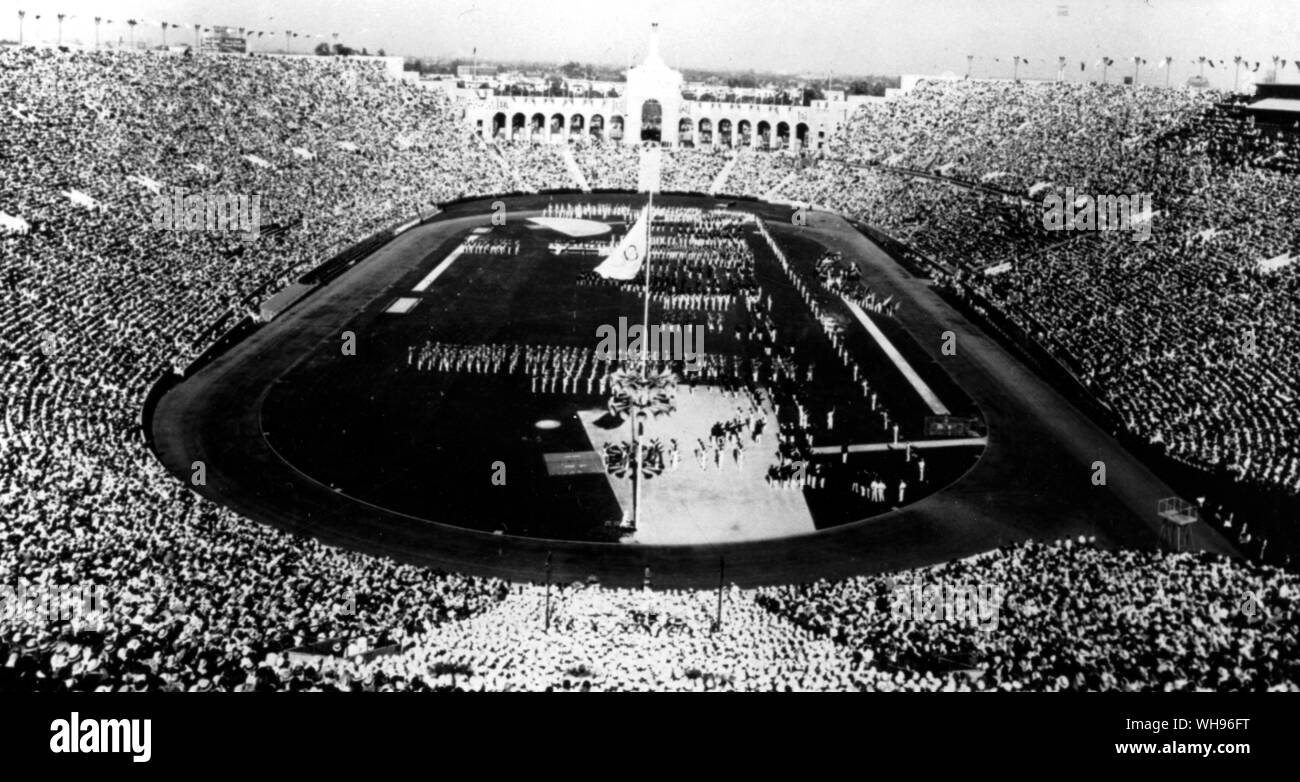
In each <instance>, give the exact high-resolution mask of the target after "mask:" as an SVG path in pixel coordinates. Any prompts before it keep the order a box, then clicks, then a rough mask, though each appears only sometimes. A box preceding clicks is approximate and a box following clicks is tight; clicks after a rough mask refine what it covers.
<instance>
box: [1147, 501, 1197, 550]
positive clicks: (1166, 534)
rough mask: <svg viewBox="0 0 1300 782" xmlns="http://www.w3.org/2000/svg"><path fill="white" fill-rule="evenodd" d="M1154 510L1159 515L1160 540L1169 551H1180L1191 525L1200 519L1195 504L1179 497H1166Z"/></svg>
mask: <svg viewBox="0 0 1300 782" xmlns="http://www.w3.org/2000/svg"><path fill="white" fill-rule="evenodd" d="M1156 512H1157V514H1158V515H1159V516H1160V542H1161V543H1162V544H1163V545H1164V546H1165V547H1166V548H1167V549H1169V550H1170V551H1173V552H1180V551H1182V550H1183V547H1184V546H1186V545H1187V539H1188V536H1189V534H1190V529H1191V526H1192V525H1193V524H1195V523H1196V522H1197V521H1199V520H1200V514H1198V513H1197V512H1196V506H1195V505H1193V504H1192V503H1190V502H1188V501H1187V500H1184V499H1181V498H1179V497H1166V498H1165V499H1163V500H1160V501H1159V502H1158V503H1157V504H1156Z"/></svg>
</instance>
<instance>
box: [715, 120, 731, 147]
mask: <svg viewBox="0 0 1300 782" xmlns="http://www.w3.org/2000/svg"><path fill="white" fill-rule="evenodd" d="M718 140H719V141H721V142H722V145H723V146H724V147H729V146H731V120H729V119H724V120H719V121H718Z"/></svg>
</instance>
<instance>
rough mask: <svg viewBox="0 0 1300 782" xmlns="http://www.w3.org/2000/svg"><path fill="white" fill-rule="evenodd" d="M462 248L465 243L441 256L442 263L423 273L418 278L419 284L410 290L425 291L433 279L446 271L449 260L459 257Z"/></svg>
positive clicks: (449, 263)
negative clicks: (445, 255)
mask: <svg viewBox="0 0 1300 782" xmlns="http://www.w3.org/2000/svg"><path fill="white" fill-rule="evenodd" d="M464 248H465V245H463V244H462V245H461V246H460V247H457V248H456V249H454V250H452V251H451V255H448V256H447V257H446V258H443V259H442V263H440V264H438V265H437V266H435V267H434V268H433V271H431V272H429V273H428V274H426V275H424V279H423V280H420V282H419V284H418V285H416V286H415V287H414V288H412V289H411V290H413V291H415V292H416V293H424V292H425V291H427V290H428V289H429V286H430V285H432V284H433V281H434V280H436V279H438V277H439V276H440V275H441V274H442V273H443V272H445V271H447V267H448V266H451V262H452V261H454V260H456V259H457V258H459V257H460V253H461V250H463V249H464Z"/></svg>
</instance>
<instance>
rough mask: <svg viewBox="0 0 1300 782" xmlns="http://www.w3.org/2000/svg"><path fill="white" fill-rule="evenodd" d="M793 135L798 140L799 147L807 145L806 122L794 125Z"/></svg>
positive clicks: (802, 147)
mask: <svg viewBox="0 0 1300 782" xmlns="http://www.w3.org/2000/svg"><path fill="white" fill-rule="evenodd" d="M794 137H795V140H797V141H798V142H799V148H800V149H804V148H805V147H807V146H808V123H806V122H800V123H799V124H798V125H795V126H794Z"/></svg>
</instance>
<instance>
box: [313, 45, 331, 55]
mask: <svg viewBox="0 0 1300 782" xmlns="http://www.w3.org/2000/svg"><path fill="white" fill-rule="evenodd" d="M315 51H316V53H317V54H319V55H321V56H322V57H325V56H328V55H329V54H330V45H329V44H327V43H325V42H324V41H321V42H320V43H318V44H316V50H315Z"/></svg>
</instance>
